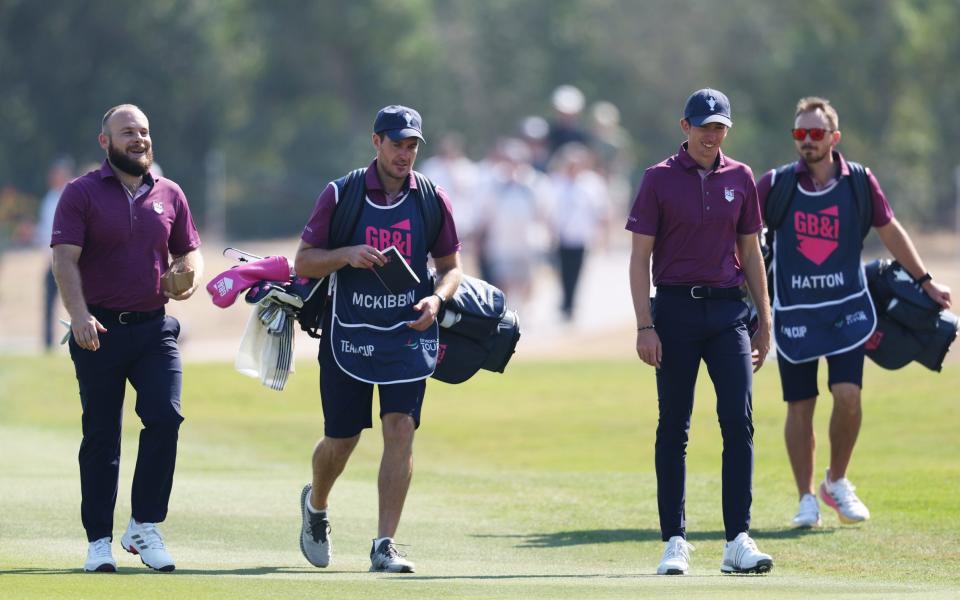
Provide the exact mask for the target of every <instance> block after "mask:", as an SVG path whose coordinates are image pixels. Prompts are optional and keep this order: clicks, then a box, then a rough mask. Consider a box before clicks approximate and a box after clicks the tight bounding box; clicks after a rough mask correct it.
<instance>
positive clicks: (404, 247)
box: [365, 219, 413, 262]
mask: <svg viewBox="0 0 960 600" xmlns="http://www.w3.org/2000/svg"><path fill="white" fill-rule="evenodd" d="M365 235H366V243H367V244H368V245H370V246H373V247H374V248H376V249H377V250H386V249H387V248H389V247H390V246H396V247H397V250H398V251H399V252H400V254H402V255H403V257H404V258H405V259H407V262H410V259H411V257H412V256H413V234H412V233H411V232H410V219H404V220H402V221H400V222H398V223H394V224H393V225H391V226H390V227H389V228H387V229H383V228H381V227H374V226H373V225H371V226H370V227H367V230H366V232H365Z"/></svg>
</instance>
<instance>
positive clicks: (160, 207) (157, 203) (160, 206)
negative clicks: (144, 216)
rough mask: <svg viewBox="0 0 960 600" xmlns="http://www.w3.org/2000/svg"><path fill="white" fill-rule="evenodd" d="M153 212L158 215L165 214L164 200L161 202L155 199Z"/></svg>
mask: <svg viewBox="0 0 960 600" xmlns="http://www.w3.org/2000/svg"><path fill="white" fill-rule="evenodd" d="M153 212H155V213H157V214H158V215H162V214H163V202H160V201H159V200H154V201H153Z"/></svg>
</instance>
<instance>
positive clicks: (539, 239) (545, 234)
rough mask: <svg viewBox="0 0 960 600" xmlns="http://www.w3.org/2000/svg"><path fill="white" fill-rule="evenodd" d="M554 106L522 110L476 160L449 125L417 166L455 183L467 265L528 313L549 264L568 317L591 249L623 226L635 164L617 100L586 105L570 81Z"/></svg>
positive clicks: (602, 246) (451, 186)
mask: <svg viewBox="0 0 960 600" xmlns="http://www.w3.org/2000/svg"><path fill="white" fill-rule="evenodd" d="M551 105H552V114H551V115H550V116H549V117H544V116H539V115H534V116H528V117H526V118H524V119H522V120H521V122H520V123H519V124H518V125H517V128H516V131H514V132H512V133H511V134H508V135H505V136H503V137H500V138H498V139H497V140H496V141H495V142H494V144H493V145H492V146H491V147H490V148H489V149H488V150H487V152H486V154H485V155H484V156H483V158H482V159H481V160H479V161H477V162H475V161H473V160H471V159H470V158H468V156H467V151H466V148H465V144H464V139H463V137H462V136H461V135H460V134H458V133H456V132H447V133H445V134H442V135H441V136H440V139H439V142H438V143H437V149H436V153H435V154H433V155H432V156H430V158H427V159H426V160H424V161H422V162H420V163H418V170H420V171H422V172H423V173H424V174H425V175H426V176H427V177H429V178H431V179H432V180H433V181H434V182H436V183H437V184H438V185H440V186H443V187H444V188H445V189H446V190H448V192H449V195H450V198H451V200H452V202H453V203H454V207H453V208H454V215H455V216H456V220H457V231H458V233H459V235H460V239H461V241H462V242H463V250H462V254H463V256H464V260H465V262H466V264H467V271H468V272H471V273H477V274H479V276H480V277H481V278H482V279H486V280H487V281H489V282H491V283H493V284H494V285H496V286H497V287H499V288H501V289H502V290H503V291H504V292H505V293H506V295H507V298H508V301H509V303H510V304H511V306H513V307H515V308H516V309H518V310H519V311H521V312H522V311H523V309H524V305H525V304H527V303H528V302H529V301H530V298H531V293H532V290H533V286H534V285H535V284H536V282H537V281H538V279H539V278H538V276H537V275H538V273H539V272H540V271H542V270H543V268H544V267H548V268H550V269H552V271H553V272H555V273H556V275H557V279H558V281H559V284H560V288H561V291H562V300H561V303H560V306H558V307H557V308H558V311H559V316H560V317H561V318H562V319H564V320H566V321H570V320H573V318H574V315H575V312H574V309H575V306H576V304H575V302H576V296H577V294H576V292H577V287H578V284H579V282H580V279H581V273H582V269H583V266H584V263H585V259H586V257H587V253H588V252H589V251H592V250H600V251H604V250H606V248H607V245H608V239H609V236H608V234H609V233H610V230H611V227H619V226H622V223H621V218H620V217H621V216H624V215H626V212H627V210H628V208H629V206H628V205H629V202H630V195H631V187H632V183H631V172H632V170H633V167H634V165H633V160H632V152H631V142H630V137H629V135H628V133H627V132H626V130H625V129H624V128H623V127H622V126H621V125H620V112H619V110H618V109H617V107H616V106H614V105H613V104H611V103H610V102H606V101H598V102H595V103H593V104H591V105H590V106H589V108H588V107H587V102H586V98H585V97H584V94H583V92H581V91H580V90H579V89H578V88H576V87H574V86H572V85H562V86H560V87H558V88H557V89H556V90H555V91H554V92H553V95H552V97H551ZM425 150H427V151H428V152H429V151H432V150H433V145H432V144H430V145H428V146H426V147H425Z"/></svg>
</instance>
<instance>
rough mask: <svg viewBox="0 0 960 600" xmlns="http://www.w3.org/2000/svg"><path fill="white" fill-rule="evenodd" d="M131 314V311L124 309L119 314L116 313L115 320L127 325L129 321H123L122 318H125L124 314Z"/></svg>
mask: <svg viewBox="0 0 960 600" xmlns="http://www.w3.org/2000/svg"><path fill="white" fill-rule="evenodd" d="M132 314H133V313H132V312H129V311H124V312H122V313H120V314H119V315H117V321H118V322H119V323H120V324H121V325H129V324H130V323H128V322H127V321H125V320H124V319H125V318H126V315H132Z"/></svg>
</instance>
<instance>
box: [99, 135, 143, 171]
mask: <svg viewBox="0 0 960 600" xmlns="http://www.w3.org/2000/svg"><path fill="white" fill-rule="evenodd" d="M107 158H108V159H109V160H110V164H112V165H113V166H114V167H116V168H118V169H120V170H121V171H123V172H124V173H127V174H128V175H133V176H134V177H143V176H144V175H146V174H147V171H149V170H150V167H152V166H153V147H148V148H147V151H146V152H145V153H144V154H143V156H141V157H140V158H138V159H133V158H130V157H129V156H127V155H126V154H124V153H123V152H122V151H120V150H119V149H118V148H117V147H116V146H114V145H113V140H110V142H109V144H108V145H107Z"/></svg>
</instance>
